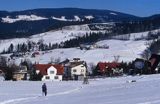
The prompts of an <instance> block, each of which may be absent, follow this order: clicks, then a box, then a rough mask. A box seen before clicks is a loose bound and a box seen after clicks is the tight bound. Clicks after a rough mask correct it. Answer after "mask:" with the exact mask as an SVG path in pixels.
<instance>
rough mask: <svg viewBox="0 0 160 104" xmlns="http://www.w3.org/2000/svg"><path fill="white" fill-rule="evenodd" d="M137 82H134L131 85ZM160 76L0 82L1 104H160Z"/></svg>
mask: <svg viewBox="0 0 160 104" xmlns="http://www.w3.org/2000/svg"><path fill="white" fill-rule="evenodd" d="M132 80H134V81H135V82H131V81H132ZM159 82H160V75H148V76H145V75H144V76H134V77H132V76H127V77H118V78H105V79H91V80H89V85H83V84H82V82H81V81H76V82H75V81H67V82H65V81H62V82H46V84H47V86H48V95H47V96H46V97H45V96H42V93H41V85H42V84H43V82H31V81H30V82H28V81H19V82H12V81H6V82H0V92H1V93H0V96H1V97H0V104H35V103H36V104H53V103H54V104H64V103H65V104H159V103H160V100H159V99H160V93H159V87H160V83H159Z"/></svg>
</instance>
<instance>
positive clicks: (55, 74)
mask: <svg viewBox="0 0 160 104" xmlns="http://www.w3.org/2000/svg"><path fill="white" fill-rule="evenodd" d="M35 69H36V73H37V74H38V73H40V74H41V75H42V76H43V77H42V81H62V77H63V73H64V68H63V66H61V65H52V64H36V65H35Z"/></svg>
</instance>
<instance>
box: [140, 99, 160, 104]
mask: <svg viewBox="0 0 160 104" xmlns="http://www.w3.org/2000/svg"><path fill="white" fill-rule="evenodd" d="M159 103H160V100H155V101H148V102H143V103H138V104H159Z"/></svg>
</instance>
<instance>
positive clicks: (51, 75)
mask: <svg viewBox="0 0 160 104" xmlns="http://www.w3.org/2000/svg"><path fill="white" fill-rule="evenodd" d="M42 81H62V75H57V69H56V68H55V67H53V66H51V67H49V68H48V69H47V75H44V76H43V77H42Z"/></svg>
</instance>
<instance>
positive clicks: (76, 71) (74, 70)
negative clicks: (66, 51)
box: [71, 64, 87, 76]
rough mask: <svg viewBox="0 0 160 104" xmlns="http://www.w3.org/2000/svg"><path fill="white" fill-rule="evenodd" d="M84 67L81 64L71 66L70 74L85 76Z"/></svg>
mask: <svg viewBox="0 0 160 104" xmlns="http://www.w3.org/2000/svg"><path fill="white" fill-rule="evenodd" d="M86 71H87V69H86V67H85V66H84V65H83V64H81V65H78V66H76V67H73V68H71V75H83V76H85V75H86Z"/></svg>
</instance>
